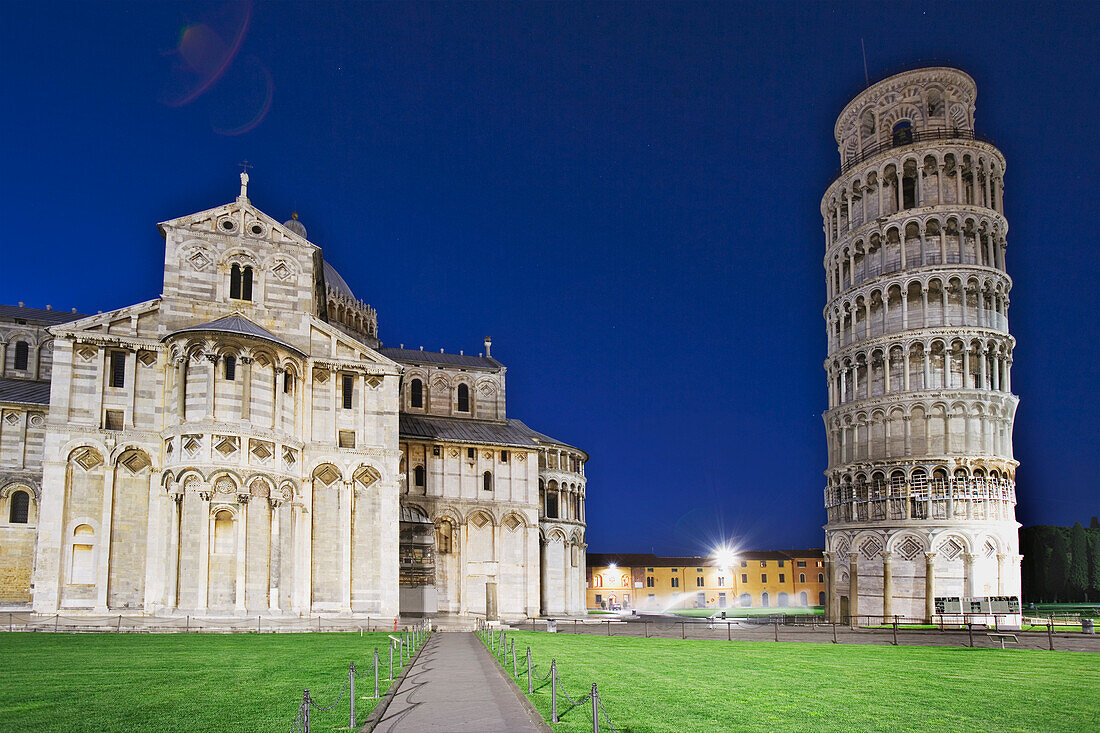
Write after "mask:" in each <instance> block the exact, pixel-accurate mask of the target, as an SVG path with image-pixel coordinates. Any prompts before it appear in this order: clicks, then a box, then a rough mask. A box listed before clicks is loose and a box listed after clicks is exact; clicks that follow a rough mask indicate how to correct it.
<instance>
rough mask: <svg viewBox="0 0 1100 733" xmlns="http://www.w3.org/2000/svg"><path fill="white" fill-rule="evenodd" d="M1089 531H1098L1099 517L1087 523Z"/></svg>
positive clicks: (1099, 527)
mask: <svg viewBox="0 0 1100 733" xmlns="http://www.w3.org/2000/svg"><path fill="white" fill-rule="evenodd" d="M1089 529H1100V517H1093V518H1092V519H1091V520H1090V521H1089Z"/></svg>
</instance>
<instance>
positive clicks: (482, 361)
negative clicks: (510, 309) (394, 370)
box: [378, 346, 504, 369]
mask: <svg viewBox="0 0 1100 733" xmlns="http://www.w3.org/2000/svg"><path fill="white" fill-rule="evenodd" d="M378 353H380V354H382V355H383V356H388V357H389V358H391V359H393V360H394V361H397V362H401V363H403V364H444V365H446V366H457V367H473V368H474V369H503V368H504V365H503V364H501V363H500V362H499V361H497V360H496V359H494V358H492V357H491V356H467V355H465V354H444V353H442V352H439V351H421V350H420V349H395V348H393V347H390V346H383V347H382V348H380V349H378Z"/></svg>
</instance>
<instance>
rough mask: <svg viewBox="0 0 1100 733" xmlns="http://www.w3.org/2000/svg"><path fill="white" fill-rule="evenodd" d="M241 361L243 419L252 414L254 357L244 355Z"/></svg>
mask: <svg viewBox="0 0 1100 733" xmlns="http://www.w3.org/2000/svg"><path fill="white" fill-rule="evenodd" d="M238 361H239V362H240V363H241V419H242V420H248V419H249V416H250V415H251V414H252V357H251V356H242V357H241V358H240V359H238Z"/></svg>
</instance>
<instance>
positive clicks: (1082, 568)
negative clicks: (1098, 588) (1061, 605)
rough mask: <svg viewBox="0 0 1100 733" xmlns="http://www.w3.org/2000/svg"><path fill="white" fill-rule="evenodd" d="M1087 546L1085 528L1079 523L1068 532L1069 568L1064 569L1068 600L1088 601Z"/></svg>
mask: <svg viewBox="0 0 1100 733" xmlns="http://www.w3.org/2000/svg"><path fill="white" fill-rule="evenodd" d="M1088 555H1089V545H1088V540H1086V539H1085V528H1084V527H1082V526H1081V523H1080V522H1076V523H1074V525H1073V529H1071V530H1070V531H1069V567H1068V568H1067V569H1066V592H1067V593H1069V594H1070V598H1069V600H1072V601H1078V600H1081V599H1084V600H1086V601H1087V600H1088V590H1089V557H1088Z"/></svg>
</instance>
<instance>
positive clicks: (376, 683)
mask: <svg viewBox="0 0 1100 733" xmlns="http://www.w3.org/2000/svg"><path fill="white" fill-rule="evenodd" d="M374 699H375V700H377V699H378V647H375V648H374Z"/></svg>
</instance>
